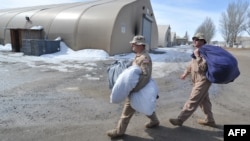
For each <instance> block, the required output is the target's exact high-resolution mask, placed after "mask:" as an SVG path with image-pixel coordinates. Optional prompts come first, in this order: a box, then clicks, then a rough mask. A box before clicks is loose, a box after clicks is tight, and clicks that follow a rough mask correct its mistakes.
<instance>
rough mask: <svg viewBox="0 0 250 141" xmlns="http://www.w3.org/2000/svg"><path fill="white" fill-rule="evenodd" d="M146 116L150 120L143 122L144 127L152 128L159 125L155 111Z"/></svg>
mask: <svg viewBox="0 0 250 141" xmlns="http://www.w3.org/2000/svg"><path fill="white" fill-rule="evenodd" d="M147 117H148V118H149V119H150V121H149V122H147V123H146V124H145V127H146V128H154V127H157V126H159V124H160V121H159V120H158V118H157V116H156V113H155V112H154V113H153V114H152V115H151V116H147Z"/></svg>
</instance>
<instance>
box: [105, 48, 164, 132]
mask: <svg viewBox="0 0 250 141" xmlns="http://www.w3.org/2000/svg"><path fill="white" fill-rule="evenodd" d="M132 65H138V66H139V67H140V68H141V70H142V74H141V75H140V78H139V82H138V83H137V85H136V87H135V88H134V89H133V91H134V92H136V91H139V90H140V89H141V88H143V87H144V86H145V85H146V84H147V83H148V82H149V80H150V78H151V73H152V61H151V57H150V56H149V54H148V53H147V52H146V51H143V52H142V53H140V54H137V55H136V56H135V59H134V61H133V63H132ZM134 113H135V110H134V109H133V108H132V107H131V105H130V100H129V98H127V99H126V101H125V103H124V107H123V111H122V114H121V117H120V119H119V121H118V124H117V127H116V128H115V129H113V130H110V131H108V132H107V134H108V135H109V136H110V137H116V136H120V135H123V134H124V133H125V131H126V129H127V126H128V123H129V121H130V119H131V117H132V116H133V115H134ZM147 117H148V118H149V119H150V122H148V123H146V124H145V126H146V127H147V128H152V127H155V126H158V125H159V120H158V118H157V116H156V114H155V112H154V113H153V114H152V115H151V116H147Z"/></svg>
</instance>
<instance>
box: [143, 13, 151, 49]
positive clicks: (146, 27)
mask: <svg viewBox="0 0 250 141" xmlns="http://www.w3.org/2000/svg"><path fill="white" fill-rule="evenodd" d="M152 22H153V19H152V18H151V17H150V16H148V15H146V14H144V15H143V22H142V35H143V36H144V37H145V41H146V43H147V44H148V47H149V48H148V49H149V50H150V49H151V34H152Z"/></svg>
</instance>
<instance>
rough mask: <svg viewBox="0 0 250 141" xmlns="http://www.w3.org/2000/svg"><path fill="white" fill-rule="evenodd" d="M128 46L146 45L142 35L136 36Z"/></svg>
mask: <svg viewBox="0 0 250 141" xmlns="http://www.w3.org/2000/svg"><path fill="white" fill-rule="evenodd" d="M129 43H130V44H136V45H146V43H145V38H144V36H142V35H136V36H134V38H133V40H132V41H130V42H129Z"/></svg>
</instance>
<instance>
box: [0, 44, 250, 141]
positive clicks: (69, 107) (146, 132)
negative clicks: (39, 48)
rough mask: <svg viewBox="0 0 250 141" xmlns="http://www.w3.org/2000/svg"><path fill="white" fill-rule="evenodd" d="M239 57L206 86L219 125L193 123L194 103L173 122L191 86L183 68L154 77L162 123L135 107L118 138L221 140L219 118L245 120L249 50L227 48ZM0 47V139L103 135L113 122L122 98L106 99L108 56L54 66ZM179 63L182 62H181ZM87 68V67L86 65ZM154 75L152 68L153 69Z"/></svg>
mask: <svg viewBox="0 0 250 141" xmlns="http://www.w3.org/2000/svg"><path fill="white" fill-rule="evenodd" d="M229 51H230V52H232V53H233V54H234V55H235V56H236V57H237V59H238V62H239V67H240V71H241V75H240V77H239V78H237V79H236V80H235V81H234V82H233V83H230V84H226V85H218V84H213V85H212V87H211V89H210V96H211V101H212V104H213V112H214V116H215V120H216V122H217V124H218V128H211V127H205V126H201V125H199V124H197V123H196V119H197V118H202V117H203V113H202V112H201V111H200V109H198V110H197V111H196V112H195V113H194V114H193V116H192V117H190V118H189V119H188V120H187V121H186V122H185V123H184V126H182V127H174V126H172V125H171V124H170V123H169V122H168V119H169V118H173V117H176V116H177V115H178V114H179V112H180V110H181V108H182V106H183V104H184V102H185V100H186V99H187V98H188V96H189V93H190V90H191V82H190V79H187V80H185V81H183V80H180V79H179V76H180V74H181V73H182V70H177V71H173V72H171V73H168V75H166V76H162V77H157V78H155V80H156V82H157V84H158V86H159V90H160V93H159V95H160V99H159V100H158V103H157V110H156V111H157V114H158V116H159V119H160V122H161V126H160V127H158V128H155V129H145V127H144V123H145V122H147V121H148V119H147V117H146V116H145V115H142V114H141V113H136V114H135V116H134V117H133V118H132V119H131V122H130V124H129V126H128V129H127V132H126V135H125V136H124V137H122V138H118V139H114V140H120V141H166V140H171V141H180V140H185V141H194V140H197V141H198V140H199V141H200V140H203V141H222V140H223V125H224V124H249V123H250V118H249V117H250V112H249V107H250V103H249V101H250V95H249V83H250V79H249V78H250V75H249V70H250V65H249V62H250V55H249V54H250V50H249V49H229ZM5 55H9V53H6V52H0V76H1V80H0V84H1V85H0V115H1V116H0V139H1V141H108V140H110V138H109V137H107V136H106V134H105V132H106V131H107V130H109V129H111V128H113V127H115V126H116V123H117V121H118V119H119V117H120V114H121V111H122V107H123V103H121V104H111V103H109V95H110V90H109V89H108V81H107V72H106V70H107V67H108V66H109V64H110V63H111V60H109V61H107V60H106V61H95V62H91V63H93V64H96V65H90V62H85V63H84V62H82V63H79V62H65V63H69V64H70V63H78V65H82V66H88V67H86V68H68V69H69V70H70V71H65V72H63V71H59V70H56V69H53V66H52V65H55V64H49V63H44V62H35V64H34V65H35V66H36V67H30V66H29V65H27V64H26V63H23V62H15V61H10V60H6V59H3V58H4V56H5ZM180 64H182V65H184V64H185V62H183V63H180ZM89 68H91V69H89ZM153 73H154V74H155V75H157V70H154V72H153Z"/></svg>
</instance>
